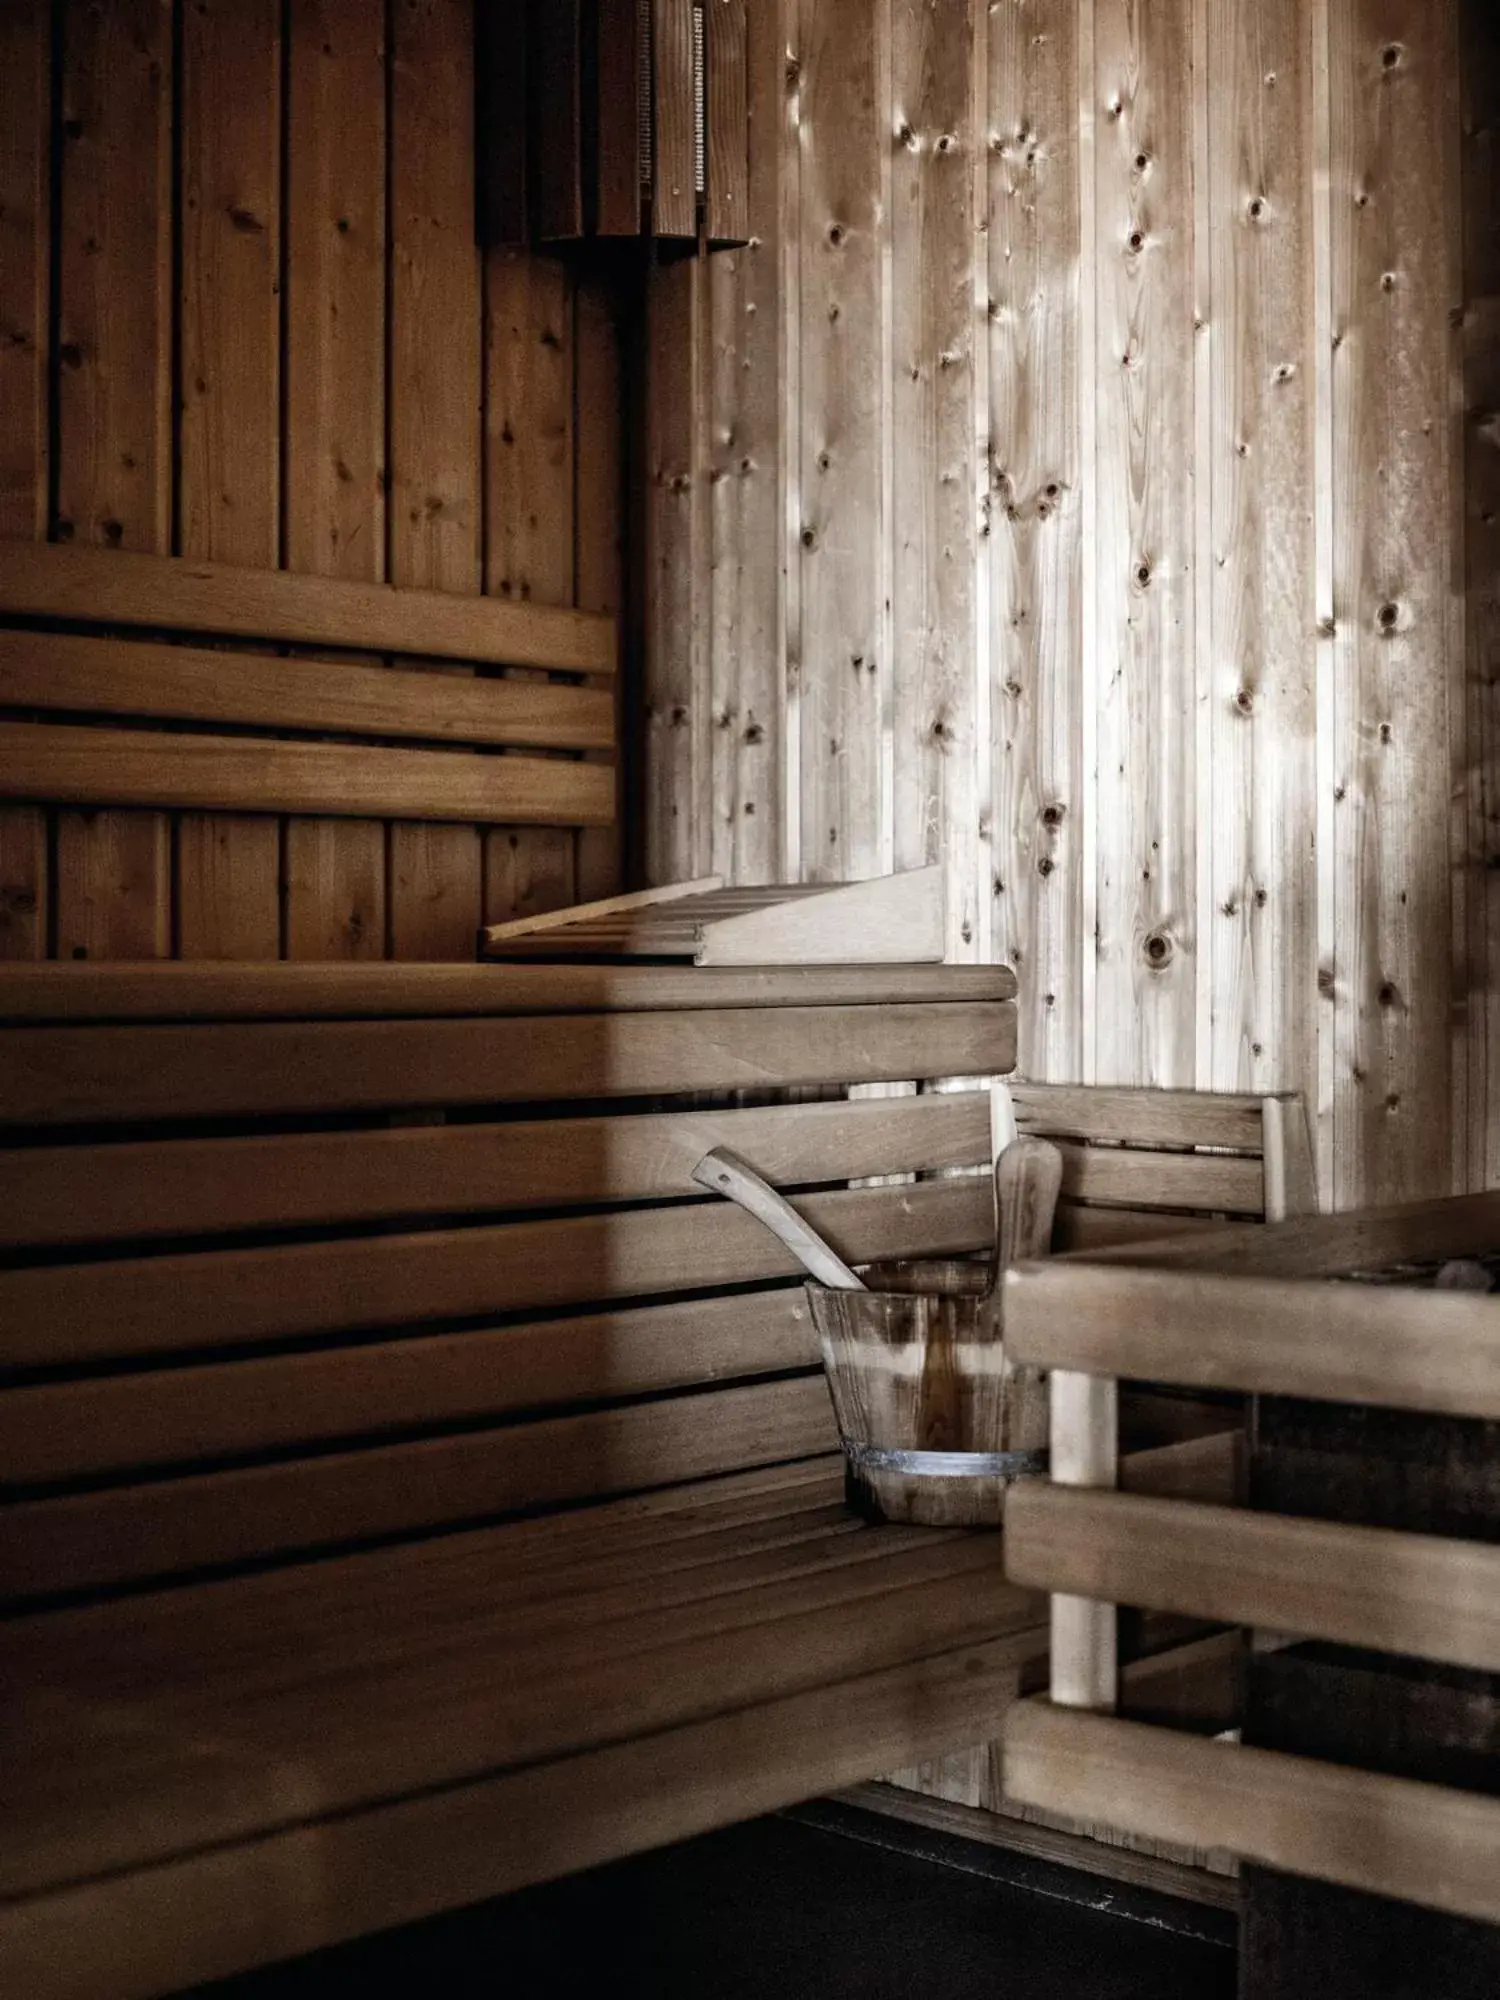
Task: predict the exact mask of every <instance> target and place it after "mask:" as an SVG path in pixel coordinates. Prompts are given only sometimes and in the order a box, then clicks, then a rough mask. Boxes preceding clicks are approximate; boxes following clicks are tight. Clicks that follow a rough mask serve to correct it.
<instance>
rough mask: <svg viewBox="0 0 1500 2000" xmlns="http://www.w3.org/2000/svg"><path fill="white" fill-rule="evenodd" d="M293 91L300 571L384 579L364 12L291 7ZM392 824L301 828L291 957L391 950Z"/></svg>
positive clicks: (292, 451) (381, 244)
mask: <svg viewBox="0 0 1500 2000" xmlns="http://www.w3.org/2000/svg"><path fill="white" fill-rule="evenodd" d="M287 74H288V84H287V99H288V103H287V111H288V125H287V186H286V232H287V301H286V324H287V348H286V433H285V438H284V441H283V448H284V453H285V463H286V521H285V538H286V562H287V567H288V568H290V569H294V570H306V571H311V572H313V573H315V574H317V575H320V576H343V577H352V578H357V579H359V580H362V581H366V582H372V583H378V582H383V581H384V579H385V573H386V572H385V513H386V499H385V493H386V453H385V405H386V368H385V323H386V313H385V294H386V276H385V238H386V204H385V177H386V69H385V46H384V24H383V20H382V18H381V16H380V14H379V12H378V10H372V9H370V8H369V7H367V6H366V5H364V4H363V0H292V7H291V14H290V30H289V48H288V70H287ZM385 847H386V841H385V829H384V827H383V826H382V825H381V823H380V821H379V820H352V819H348V820H344V819H326V820H313V819H290V820H288V821H287V825H286V851H285V857H284V863H283V868H284V881H283V902H284V927H285V950H286V953H287V955H288V957H291V958H328V957H331V958H344V957H350V958H367V957H376V958H379V957H381V956H383V953H384V948H385V930H386V912H385V872H386V855H385Z"/></svg>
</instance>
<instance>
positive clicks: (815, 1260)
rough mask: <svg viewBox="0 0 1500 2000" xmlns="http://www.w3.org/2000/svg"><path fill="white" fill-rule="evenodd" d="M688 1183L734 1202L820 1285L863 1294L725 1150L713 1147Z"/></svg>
mask: <svg viewBox="0 0 1500 2000" xmlns="http://www.w3.org/2000/svg"><path fill="white" fill-rule="evenodd" d="M693 1179H694V1180H695V1181H696V1182H697V1183H698V1185H699V1187H705V1188H708V1189H709V1190H710V1191H711V1192H712V1193H714V1194H722V1195H726V1196H727V1197H728V1199H729V1200H730V1201H735V1202H738V1203H739V1205H740V1207H741V1208H743V1209H746V1210H748V1212H749V1213H750V1214H751V1215H753V1216H754V1217H755V1219H756V1221H757V1222H763V1223H764V1224H765V1226H766V1228H767V1229H769V1230H770V1231H771V1233H772V1234H773V1235H774V1236H778V1237H779V1238H780V1239H781V1241H782V1243H784V1244H785V1246H786V1248H787V1249H788V1250H790V1251H791V1253H792V1255H793V1256H794V1257H795V1258H796V1259H797V1262H798V1263H799V1264H800V1265H801V1266H802V1268H803V1269H804V1270H805V1271H810V1272H811V1273H812V1275H813V1277H815V1278H816V1279H817V1280H818V1282H819V1284H821V1285H829V1286H831V1287H832V1288H833V1290H835V1291H840V1292H862V1291H864V1290H865V1289H866V1287H865V1284H864V1281H863V1280H862V1279H860V1278H857V1277H856V1276H855V1275H854V1273H853V1272H852V1271H851V1270H850V1269H849V1266H848V1265H847V1264H846V1263H845V1262H844V1260H843V1258H842V1257H841V1256H840V1255H839V1253H838V1252H837V1250H835V1249H834V1247H833V1245H832V1244H831V1243H827V1242H825V1241H824V1239H823V1238H822V1237H821V1236H820V1235H819V1234H818V1232H817V1230H816V1229H814V1228H813V1226H812V1224H811V1223H810V1222H808V1221H806V1220H805V1219H804V1218H803V1217H802V1216H800V1215H799V1214H798V1213H797V1211H796V1209H795V1208H793V1207H792V1204H791V1203H790V1202H789V1201H787V1200H786V1199H785V1197H784V1196H782V1195H779V1194H778V1193H777V1192H776V1190H775V1188H773V1187H772V1186H771V1184H770V1182H769V1181H763V1180H762V1179H761V1177H760V1175H759V1174H758V1173H757V1172H756V1171H755V1169H754V1167H748V1166H746V1164H745V1162H744V1161H743V1160H742V1159H741V1158H740V1157H739V1155H738V1154H737V1153H731V1152H730V1151H729V1149H728V1147H727V1146H716V1147H715V1148H714V1150H713V1151H712V1152H711V1153H705V1154H704V1155H703V1158H702V1159H701V1160H700V1161H699V1162H698V1164H697V1166H696V1167H694V1169H693Z"/></svg>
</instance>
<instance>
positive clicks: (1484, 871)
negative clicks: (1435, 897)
mask: <svg viewBox="0 0 1500 2000" xmlns="http://www.w3.org/2000/svg"><path fill="white" fill-rule="evenodd" d="M1459 28H1460V37H1461V41H1460V62H1459V66H1460V70H1461V73H1462V77H1463V88H1464V105H1463V133H1464V153H1463V209H1464V253H1463V257H1464V271H1463V282H1464V321H1463V328H1464V330H1463V339H1464V404H1465V429H1464V446H1465V455H1464V491H1465V503H1466V504H1465V510H1464V544H1465V557H1466V565H1467V567H1466V575H1465V603H1466V607H1467V612H1468V633H1467V657H1468V675H1469V688H1470V718H1469V731H1470V734H1469V769H1470V782H1471V787H1472V792H1473V799H1472V805H1473V812H1472V824H1473V826H1474V832H1473V835H1472V840H1473V846H1472V859H1473V861H1474V863H1475V869H1474V874H1473V898H1472V902H1471V905H1470V911H1469V917H1470V932H1469V936H1470V947H1469V967H1470V980H1471V988H1470V992H1471V1005H1472V1006H1473V1008H1474V1011H1475V1019H1474V1023H1473V1027H1474V1031H1475V1035H1476V1038H1477V1043H1478V1046H1477V1049H1476V1059H1475V1060H1474V1063H1473V1067H1472V1068H1471V1072H1470V1091H1471V1101H1470V1120H1469V1122H1470V1127H1471V1129H1472V1130H1474V1131H1476V1132H1477V1133H1478V1137H1479V1153H1478V1157H1476V1158H1475V1160H1474V1162H1473V1166H1472V1169H1471V1184H1472V1185H1474V1186H1478V1187H1494V1186H1496V1185H1500V1063H1497V1062H1496V1061H1495V1060H1493V1059H1489V1057H1488V1051H1489V1050H1490V1049H1492V1048H1494V1047H1495V1045H1496V1042H1497V1038H1500V972H1497V969H1496V963H1495V953H1496V951H1497V950H1500V869H1497V867H1496V866H1495V861H1496V857H1497V854H1500V842H1497V835H1496V829H1497V826H1500V797H1497V775H1500V709H1497V706H1496V691H1495V681H1494V669H1493V664H1492V663H1493V662H1494V661H1495V660H1496V659H1497V658H1500V33H1497V31H1496V27H1495V21H1494V14H1493V10H1492V9H1491V8H1489V7H1487V6H1485V5H1484V4H1483V0H1462V4H1461V6H1460V10H1459Z"/></svg>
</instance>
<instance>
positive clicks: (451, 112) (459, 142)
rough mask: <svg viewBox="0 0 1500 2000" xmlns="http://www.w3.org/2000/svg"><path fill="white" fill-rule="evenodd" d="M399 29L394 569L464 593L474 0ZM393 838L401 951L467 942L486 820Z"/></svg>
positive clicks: (472, 306) (392, 573)
mask: <svg viewBox="0 0 1500 2000" xmlns="http://www.w3.org/2000/svg"><path fill="white" fill-rule="evenodd" d="M391 37H392V39H391V68H390V76H391V97H390V104H391V166H390V201H391V215H390V226H391V244H390V311H391V321H390V346H389V367H390V378H389V382H388V385H387V393H388V398H389V400H388V410H387V432H388V438H389V446H390V475H391V506H390V513H389V519H388V540H389V548H388V556H389V564H390V569H389V580H390V581H391V582H392V583H393V584H396V585H402V586H404V585H415V586H417V587H418V588H423V589H428V590H440V591H449V592H453V593H454V594H455V595H466V594H470V593H474V592H477V591H478V589H479V587H480V575H481V571H480V513H481V506H482V501H481V491H480V414H479V409H480V382H481V371H480V353H479V346H480V342H479V333H480V293H479V259H478V256H477V255H476V252H475V246H474V222H473V218H474V103H473V99H474V90H473V67H472V49H473V42H474V10H473V5H472V0H412V4H408V5H405V6H403V7H400V8H398V9H397V10H396V11H395V13H393V15H392V16H391ZM610 816H612V815H606V817H610ZM444 817H453V818H456V817H458V815H456V814H455V815H444ZM468 817H470V818H473V819H476V820H478V819H497V818H512V819H516V820H529V819H530V818H531V815H530V814H529V813H526V812H516V813H513V814H500V813H472V814H470V815H468ZM389 841H390V865H389V870H388V880H389V885H390V953H391V956H392V957H393V958H399V959H444V958H448V959H467V958H469V957H471V956H472V954H473V950H474V938H475V935H476V933H477V932H478V929H479V925H480V922H481V921H482V918H483V900H484V898H483V877H482V872H481V856H480V843H479V835H478V833H477V832H476V831H475V830H474V829H472V828H469V827H458V826H443V827H413V826H403V825H394V826H392V827H391V829H390V833H389Z"/></svg>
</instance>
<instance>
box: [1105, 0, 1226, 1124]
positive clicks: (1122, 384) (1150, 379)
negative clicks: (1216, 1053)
mask: <svg viewBox="0 0 1500 2000" xmlns="http://www.w3.org/2000/svg"><path fill="white" fill-rule="evenodd" d="M1095 14H1096V41H1095V48H1096V55H1097V64H1098V67H1097V72H1096V75H1095V77H1094V78H1093V79H1092V81H1091V83H1086V84H1085V88H1086V89H1088V90H1089V91H1090V94H1091V101H1092V102H1093V103H1094V104H1095V105H1096V106H1097V107H1098V112H1097V117H1096V126H1097V131H1096V153H1095V170H1096V185H1095V191H1094V193H1095V201H1096V204H1097V262H1096V267H1095V270H1094V272H1093V274H1092V279H1093V283H1094V286H1095V289H1096V293H1097V300H1098V318H1097V325H1096V336H1097V338H1096V351H1095V353H1094V354H1093V355H1092V356H1090V357H1087V358H1086V361H1085V366H1086V368H1087V369H1088V370H1089V372H1090V374H1091V375H1092V376H1093V378H1094V379H1095V381H1096V383H1097V396H1098V417H1097V426H1098V428H1097V447H1098V457H1097V463H1096V465H1095V466H1094V467H1093V468H1089V467H1085V468H1084V470H1083V474H1082V476H1083V477H1084V478H1085V479H1089V478H1092V479H1093V481H1094V483H1095V486H1096V489H1097V498H1098V522H1097V532H1098V554H1097V565H1098V584H1099V607H1100V608H1099V643H1100V663H1099V682H1100V685H1099V692H1098V700H1099V711H1098V778H1097V808H1096V810H1097V815H1098V822H1097V823H1098V826H1099V828H1100V847H1099V869H1098V912H1097V918H1098V931H1097V938H1096V942H1095V945H1094V947H1093V949H1094V950H1095V952H1096V954H1097V974H1096V983H1097V1010H1096V1019H1095V1050H1096V1061H1097V1071H1096V1072H1093V1073H1096V1074H1097V1075H1098V1077H1099V1080H1100V1081H1101V1082H1107V1083H1126V1082H1129V1083H1154V1084H1159V1085H1164V1086H1173V1085H1181V1084H1186V1083H1191V1082H1193V1081H1194V1078H1195V1038H1196V1023H1197V994H1196V984H1197V975H1196V947H1197V943H1198V939H1197V938H1196V936H1195V926H1194V923H1193V920H1192V915H1191V912H1192V910H1193V908H1194V901H1195V896H1196V891H1197V856H1196V834H1195V828H1194V824H1193V815H1192V813H1191V809H1190V806H1189V804H1188V802H1189V801H1191V800H1192V799H1193V797H1194V790H1195V788H1194V736H1195V729H1194V721H1195V716H1196V712H1197V711H1196V706H1195V693H1196V682H1195V647H1196V646H1197V645H1205V646H1206V645H1207V643H1208V635H1207V634H1203V635H1201V636H1200V637H1199V638H1197V639H1196V640H1195V593H1194V587H1193V585H1194V577H1195V574H1196V569H1195V561H1196V550H1195V543H1194V499H1195V494H1196V490H1197V489H1196V486H1195V485H1194V484H1193V483H1192V482H1190V481H1188V480H1185V479H1184V478H1183V477H1182V476H1181V474H1182V469H1183V468H1184V467H1186V466H1189V465H1191V464H1192V463H1193V459H1194V445H1195V435H1196V427H1195V406H1194V396H1193V392H1192V384H1193V379H1194V332H1193V327H1194V318H1195V310H1196V308H1197V306H1198V301H1197V300H1196V299H1195V297H1194V276H1195V271H1194V196H1193V189H1194V180H1193V141H1194V119H1193V45H1194V36H1193V5H1192V0H1156V4H1154V5H1152V6H1150V7H1148V8H1145V9H1142V8H1139V7H1137V6H1135V5H1134V4H1133V0H1099V4H1098V5H1097V8H1096V9H1095ZM1141 161H1144V162H1145V165H1144V166H1141V165H1140V164H1138V163H1139V162H1141ZM1087 282H1089V276H1088V275H1086V277H1085V283H1087ZM1205 306H1206V302H1205ZM1127 363H1128V365H1127ZM1085 393H1086V394H1087V393H1088V392H1087V391H1086V392H1085ZM1205 470H1206V469H1205ZM1204 559H1205V560H1210V559H1211V558H1210V557H1209V556H1208V554H1207V552H1206V551H1205V553H1204ZM1084 948H1085V950H1088V949H1089V948H1090V947H1089V942H1088V940H1087V938H1086V939H1085V944H1084ZM1084 1074H1085V1075H1090V1074H1092V1073H1091V1072H1090V1071H1088V1070H1085V1072H1084Z"/></svg>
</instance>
